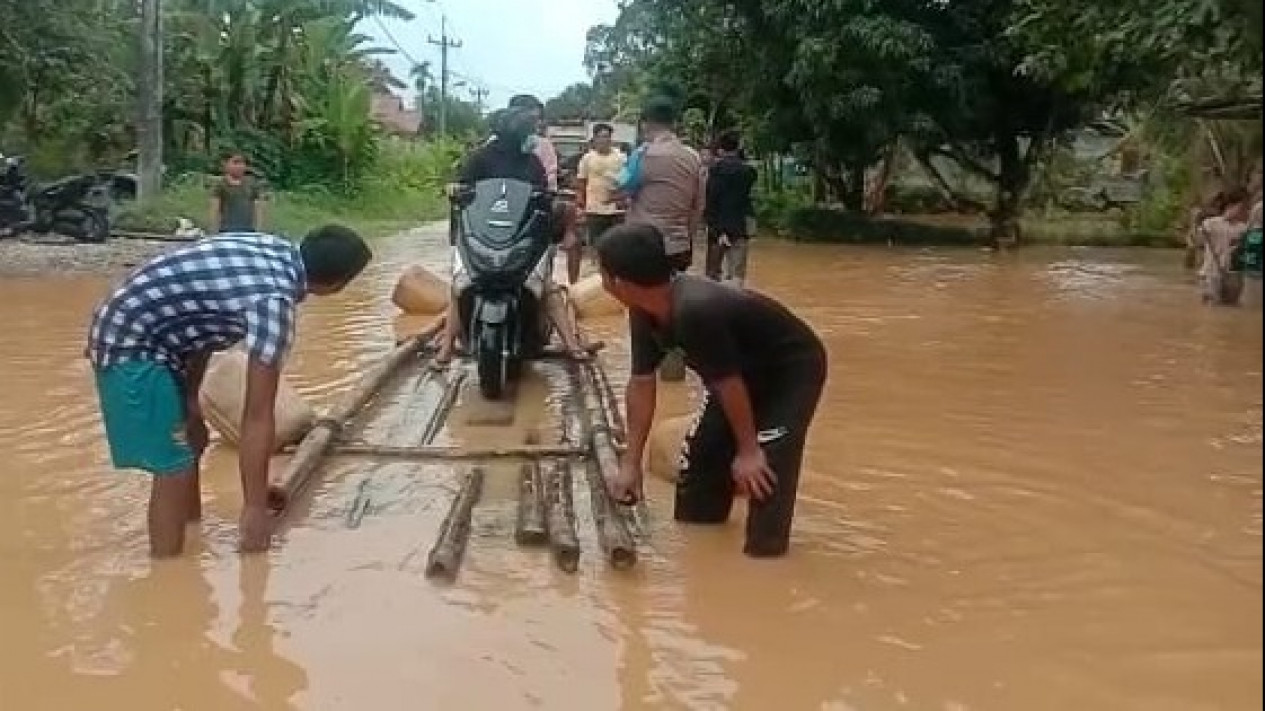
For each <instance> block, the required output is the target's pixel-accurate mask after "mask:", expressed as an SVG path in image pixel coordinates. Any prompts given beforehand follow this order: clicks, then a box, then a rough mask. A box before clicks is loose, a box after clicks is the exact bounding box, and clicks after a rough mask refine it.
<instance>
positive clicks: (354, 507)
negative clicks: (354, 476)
mask: <svg viewBox="0 0 1265 711" xmlns="http://www.w3.org/2000/svg"><path fill="white" fill-rule="evenodd" d="M368 511H369V479H367V478H366V479H361V480H360V485H359V486H357V487H356V498H355V499H353V500H352V502H351V507H350V508H348V509H347V528H360V522H361V521H363V520H364V518H365V514H366V513H367V512H368Z"/></svg>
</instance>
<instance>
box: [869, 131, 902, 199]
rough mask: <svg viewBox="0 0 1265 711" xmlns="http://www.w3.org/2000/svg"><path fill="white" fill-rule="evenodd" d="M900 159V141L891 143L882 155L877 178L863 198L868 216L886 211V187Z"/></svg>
mask: <svg viewBox="0 0 1265 711" xmlns="http://www.w3.org/2000/svg"><path fill="white" fill-rule="evenodd" d="M899 157H900V139H899V138H898V139H896V140H895V141H892V143H891V145H889V146H888V147H887V149H886V150H885V151H884V154H883V163H882V164H881V165H880V167H879V172H878V176H876V177H875V179H874V183H873V184H872V185H870V187H869V189H868V190H867V193H868V194H867V195H866V196H865V211H866V213H867V214H869V215H882V214H883V213H884V212H885V211H886V209H887V185H888V183H890V182H891V180H892V171H893V170H894V169H895V167H896V161H897V159H898V158H899Z"/></svg>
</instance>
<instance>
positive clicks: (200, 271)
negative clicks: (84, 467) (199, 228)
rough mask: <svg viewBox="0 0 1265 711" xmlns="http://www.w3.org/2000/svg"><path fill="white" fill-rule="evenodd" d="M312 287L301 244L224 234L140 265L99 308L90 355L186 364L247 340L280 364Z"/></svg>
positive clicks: (252, 349) (264, 358)
mask: <svg viewBox="0 0 1265 711" xmlns="http://www.w3.org/2000/svg"><path fill="white" fill-rule="evenodd" d="M306 294H307V279H306V275H305V273H304V269H303V258H302V256H301V255H300V253H299V248H298V247H297V246H295V245H294V244H292V243H291V242H289V241H288V240H285V239H282V238H280V237H274V236H272V235H265V234H255V233H231V234H223V235H219V236H216V237H212V238H209V239H206V240H203V241H201V242H199V243H197V244H194V245H191V246H189V247H184V248H182V249H178V250H175V251H172V252H168V253H167V254H164V255H161V256H159V257H157V258H155V259H153V260H152V261H150V262H149V263H148V264H145V265H144V266H142V267H140V268H139V269H137V270H136V271H135V272H133V273H132V274H131V275H130V276H128V278H127V279H126V280H125V281H124V282H123V284H122V285H121V286H119V287H118V288H117V289H115V291H114V293H112V294H111V295H110V296H109V297H108V298H107V299H106V300H105V302H104V303H102V304H101V305H100V306H99V307H98V308H97V310H96V312H95V313H94V314H93V318H92V326H91V329H90V331H89V336H88V348H87V351H86V356H87V357H88V359H89V360H90V361H92V363H93V365H95V366H96V367H97V368H108V367H110V366H111V365H115V364H117V363H122V362H125V361H133V360H142V361H153V362H158V363H163V364H166V365H167V366H169V367H171V368H172V369H173V370H176V371H183V370H184V366H185V362H186V361H187V360H188V359H189V358H190V357H192V356H194V355H197V354H201V353H206V352H213V351H220V350H224V349H226V348H229V347H231V346H233V345H235V344H237V343H238V342H242V341H244V342H245V345H246V350H247V352H248V353H249V354H250V357H251V358H253V359H256V360H258V361H259V362H261V363H263V364H265V365H279V364H280V363H281V361H282V360H283V359H284V358H285V356H286V354H287V353H288V351H289V349H290V346H291V344H292V343H293V341H294V325H295V320H296V319H295V317H296V307H297V306H298V304H299V303H300V302H301V301H303V298H304V297H305V296H306Z"/></svg>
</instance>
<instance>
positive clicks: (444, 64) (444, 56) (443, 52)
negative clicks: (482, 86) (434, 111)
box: [426, 15, 461, 136]
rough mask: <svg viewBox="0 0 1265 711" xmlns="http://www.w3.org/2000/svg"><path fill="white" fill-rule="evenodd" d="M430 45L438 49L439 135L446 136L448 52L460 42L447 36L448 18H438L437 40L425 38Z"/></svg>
mask: <svg viewBox="0 0 1265 711" xmlns="http://www.w3.org/2000/svg"><path fill="white" fill-rule="evenodd" d="M426 41H427V42H428V43H430V44H433V45H436V46H438V47H439V135H440V136H447V135H448V50H450V49H457V48H459V47H460V46H461V40H458V39H453V38H452V37H449V36H448V18H447V17H446V16H443V15H441V16H440V18H439V39H435V38H434V37H428V38H426Z"/></svg>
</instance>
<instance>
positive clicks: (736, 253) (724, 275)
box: [703, 131, 757, 286]
mask: <svg viewBox="0 0 1265 711" xmlns="http://www.w3.org/2000/svg"><path fill="white" fill-rule="evenodd" d="M716 147H717V148H718V149H719V157H718V158H717V159H716V161H715V163H714V164H713V165H712V166H711V169H710V170H708V172H707V201H706V207H705V208H704V210H703V215H704V218H705V219H706V221H707V276H708V277H710V278H712V279H715V280H717V281H720V280H721V279H724V280H726V281H730V280H732V281H734V282H736V283H738V285H740V286H741V285H742V284H743V282H745V281H746V278H747V243H748V240H750V238H751V235H750V234H748V233H747V223H748V220H749V218H750V217H751V216H752V215H753V214H754V213H755V209H754V208H753V207H752V204H751V191H752V190H753V189H754V188H755V182H756V178H757V176H756V172H755V168H752V167H751V166H749V165H747V164H746V162H745V161H743V160H742V156H741V154H740V149H741V147H742V146H741V143H740V141H739V139H738V134H737V133H735V132H732V131H730V132H728V133H726V134H724V135H723V136H721V137H720V140H719V141H718V142H717V144H716Z"/></svg>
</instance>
